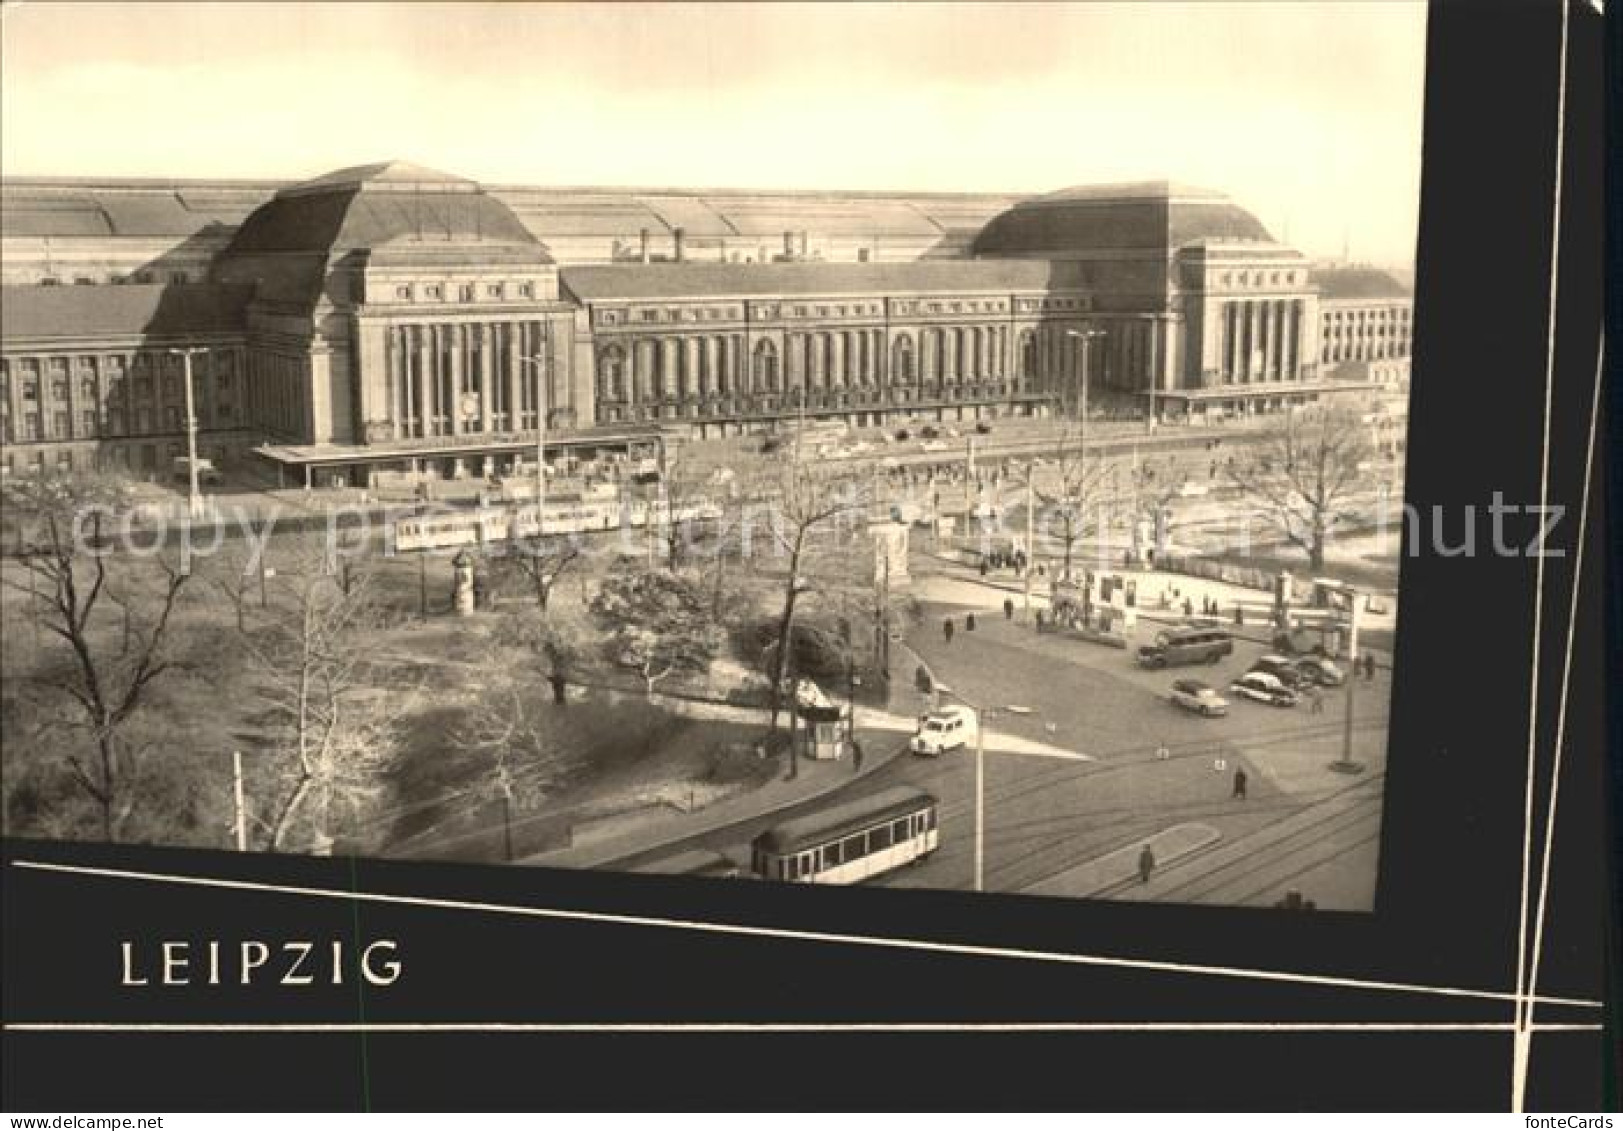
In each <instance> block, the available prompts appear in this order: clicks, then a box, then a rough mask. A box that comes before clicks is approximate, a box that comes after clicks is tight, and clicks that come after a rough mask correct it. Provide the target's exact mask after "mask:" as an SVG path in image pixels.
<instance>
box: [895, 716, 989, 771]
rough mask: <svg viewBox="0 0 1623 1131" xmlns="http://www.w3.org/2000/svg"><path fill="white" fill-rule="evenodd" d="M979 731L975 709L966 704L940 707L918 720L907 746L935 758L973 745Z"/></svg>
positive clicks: (918, 752)
mask: <svg viewBox="0 0 1623 1131" xmlns="http://www.w3.org/2000/svg"><path fill="white" fill-rule="evenodd" d="M978 731H979V725H978V723H977V721H976V718H975V712H974V711H971V710H970V709H969V708H968V707H943V708H941V710H939V711H935V712H932V713H931V714H928V715H925V716H924V718H922V719H920V720H919V729H918V733H916V734H914V735H913V738H912V740H911V741H909V742H908V744H907V748H908V749H909V750H911V751H912V752H913V753H915V754H919V755H922V756H925V757H930V758H934V757H937V756H938V755H941V754H945V753H946V752H947V751H949V750H957V749H959V748H960V747H964V746H969V745H971V744H973V743H974V741H975V736H976V734H977V733H978Z"/></svg>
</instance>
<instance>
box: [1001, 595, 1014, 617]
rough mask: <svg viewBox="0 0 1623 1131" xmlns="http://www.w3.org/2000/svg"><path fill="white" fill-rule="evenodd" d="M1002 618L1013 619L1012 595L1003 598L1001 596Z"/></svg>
mask: <svg viewBox="0 0 1623 1131" xmlns="http://www.w3.org/2000/svg"><path fill="white" fill-rule="evenodd" d="M1003 619H1004V620H1013V619H1014V598H1013V597H1005V598H1003Z"/></svg>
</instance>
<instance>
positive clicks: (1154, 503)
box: [1127, 457, 1189, 556]
mask: <svg viewBox="0 0 1623 1131" xmlns="http://www.w3.org/2000/svg"><path fill="white" fill-rule="evenodd" d="M1127 479H1128V490H1129V491H1130V492H1131V497H1132V504H1133V516H1134V520H1135V524H1136V523H1137V522H1139V521H1148V522H1149V523H1150V524H1151V525H1150V529H1151V530H1152V531H1153V533H1152V535H1151V537H1152V538H1153V539H1155V553H1156V555H1157V556H1159V555H1161V554H1162V553H1164V552H1165V551H1166V545H1165V543H1164V538H1165V535H1166V532H1167V525H1166V524H1167V523H1169V520H1170V512H1171V507H1172V504H1173V502H1174V501H1176V500H1177V499H1178V497H1179V496H1180V495H1181V494H1182V493H1183V488H1184V485H1185V484H1186V483H1187V482H1188V480H1189V476H1188V473H1187V471H1185V470H1183V469H1181V468H1180V466H1179V464H1178V462H1177V460H1176V458H1175V457H1174V458H1172V459H1169V460H1168V461H1167V464H1166V466H1165V468H1158V467H1157V466H1156V465H1155V463H1154V462H1152V461H1150V460H1143V461H1139V460H1137V459H1135V460H1134V461H1133V464H1132V467H1131V468H1130V469H1129V471H1128V476H1127ZM1163 515H1165V516H1168V517H1167V518H1163ZM1134 539H1135V544H1136V539H1137V535H1136V534H1135V535H1134Z"/></svg>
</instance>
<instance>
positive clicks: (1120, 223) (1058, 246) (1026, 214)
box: [974, 181, 1273, 258]
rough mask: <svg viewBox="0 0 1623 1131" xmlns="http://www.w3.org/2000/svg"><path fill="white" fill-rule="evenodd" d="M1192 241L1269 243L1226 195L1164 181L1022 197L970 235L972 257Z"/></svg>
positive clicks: (1165, 247)
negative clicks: (973, 240) (973, 241)
mask: <svg viewBox="0 0 1623 1131" xmlns="http://www.w3.org/2000/svg"><path fill="white" fill-rule="evenodd" d="M1197 240H1217V241H1223V242H1237V241H1255V242H1258V243H1272V242H1273V237H1272V236H1271V235H1270V234H1269V232H1268V229H1267V228H1265V227H1263V225H1262V222H1261V221H1260V220H1258V219H1257V218H1256V217H1255V216H1253V215H1252V214H1251V213H1249V212H1247V211H1246V210H1245V209H1243V208H1241V207H1240V206H1239V205H1237V204H1235V203H1234V202H1233V201H1232V200H1230V199H1229V198H1228V197H1227V196H1225V195H1223V194H1222V193H1220V192H1214V191H1212V190H1210V189H1202V188H1195V187H1192V186H1188V185H1180V184H1176V183H1173V182H1169V181H1146V182H1137V183H1133V184H1118V185H1085V186H1079V187H1076V188H1069V189H1062V190H1060V191H1059V192H1052V193H1048V194H1046V195H1044V196H1038V197H1033V198H1032V199H1030V200H1023V201H1021V202H1019V203H1018V204H1016V205H1014V207H1012V208H1010V209H1009V210H1008V211H1006V212H1003V213H1002V214H1000V215H998V216H996V217H994V218H993V219H992V221H991V222H990V223H989V224H987V225H986V227H985V228H983V229H982V230H981V232H980V234H979V235H978V236H977V237H976V238H975V244H974V251H975V254H977V255H991V256H996V255H1030V256H1054V257H1058V258H1066V257H1069V256H1073V255H1085V254H1094V253H1098V252H1101V251H1145V252H1163V253H1169V252H1172V251H1176V250H1177V249H1178V248H1180V247H1182V246H1184V245H1185V244H1189V243H1193V242H1195V241H1197Z"/></svg>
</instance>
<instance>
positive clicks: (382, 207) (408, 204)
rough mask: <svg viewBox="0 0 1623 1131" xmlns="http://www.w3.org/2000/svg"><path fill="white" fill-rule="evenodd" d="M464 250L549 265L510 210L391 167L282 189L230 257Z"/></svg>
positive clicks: (409, 169)
mask: <svg viewBox="0 0 1623 1131" xmlns="http://www.w3.org/2000/svg"><path fill="white" fill-rule="evenodd" d="M469 244H474V245H481V246H485V247H489V246H501V245H507V246H519V247H525V248H528V249H530V250H531V251H532V252H533V253H534V254H535V255H536V256H539V257H541V258H543V259H546V261H548V262H550V259H547V257H546V254H545V251H544V250H543V249H542V247H541V245H540V242H539V241H538V240H537V239H536V238H535V236H534V235H533V234H532V233H531V232H530V230H529V229H528V228H526V227H525V226H524V224H523V223H522V222H520V220H519V219H518V217H517V216H515V215H514V214H513V210H512V209H511V208H509V207H508V206H507V205H506V204H503V203H502V202H501V201H499V200H497V199H496V198H495V197H492V196H490V195H489V194H488V193H486V192H485V191H484V190H483V189H482V188H480V187H479V186H478V185H477V184H475V183H474V182H472V181H469V180H466V179H464V178H462V177H454V176H451V175H450V174H447V173H440V172H437V171H435V170H433V169H425V168H423V167H421V166H418V165H411V164H408V163H406V162H400V161H392V162H384V163H382V164H377V165H360V166H356V167H354V168H351V169H340V170H338V171H337V172H334V173H328V174H326V175H325V176H321V177H317V178H315V179H314V180H310V181H305V182H303V183H301V184H297V185H293V186H291V187H289V188H284V189H282V190H281V191H280V192H278V193H277V194H276V195H275V196H274V197H272V198H271V199H270V201H269V202H267V203H265V204H263V205H261V206H260V207H259V208H257V209H255V210H254V211H253V213H252V214H251V215H249V217H248V218H247V219H246V220H245V221H243V224H242V226H241V227H240V228H239V229H238V230H237V232H236V235H235V236H234V237H233V238H232V240H231V244H230V246H229V248H228V249H227V254H254V253H260V252H323V253H328V254H332V253H342V252H349V251H358V250H368V249H373V248H381V247H397V246H400V245H415V246H420V247H424V248H444V247H447V246H466V245H469Z"/></svg>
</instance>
